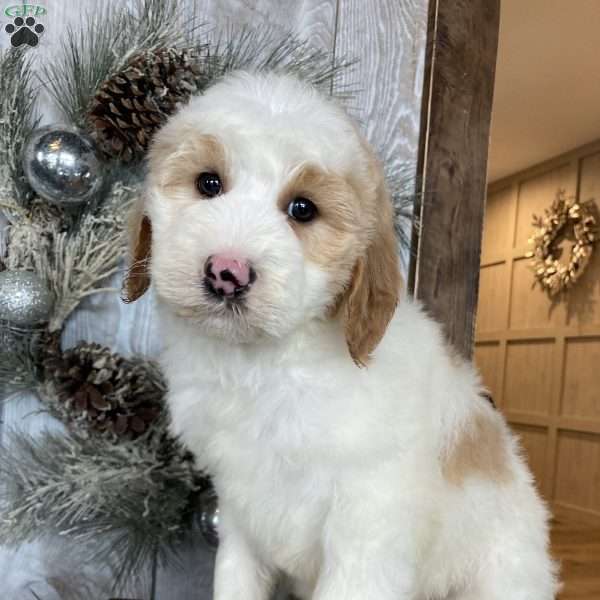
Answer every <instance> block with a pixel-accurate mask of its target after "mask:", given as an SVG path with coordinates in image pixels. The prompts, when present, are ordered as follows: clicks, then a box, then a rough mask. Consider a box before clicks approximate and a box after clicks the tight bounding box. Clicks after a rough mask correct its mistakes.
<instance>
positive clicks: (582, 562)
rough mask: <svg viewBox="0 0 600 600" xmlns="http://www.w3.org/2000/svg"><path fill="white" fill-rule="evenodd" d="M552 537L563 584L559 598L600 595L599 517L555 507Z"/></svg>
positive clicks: (575, 599) (588, 598) (587, 598)
mask: <svg viewBox="0 0 600 600" xmlns="http://www.w3.org/2000/svg"><path fill="white" fill-rule="evenodd" d="M551 540H552V555H553V556H554V557H555V558H556V559H557V560H558V561H559V562H560V567H561V579H562V581H563V584H564V587H563V589H562V591H561V592H560V594H559V596H558V600H597V599H598V598H600V521H598V520H597V519H596V520H593V519H591V518H589V517H585V518H581V517H579V518H577V516H576V515H573V514H572V513H571V512H569V511H566V510H564V509H556V510H555V518H554V519H553V520H552V529H551Z"/></svg>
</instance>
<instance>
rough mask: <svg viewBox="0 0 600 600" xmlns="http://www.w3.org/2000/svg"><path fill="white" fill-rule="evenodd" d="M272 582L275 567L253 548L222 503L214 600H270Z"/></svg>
mask: <svg viewBox="0 0 600 600" xmlns="http://www.w3.org/2000/svg"><path fill="white" fill-rule="evenodd" d="M273 585H274V576H273V571H272V570H271V569H269V568H268V567H266V566H265V565H264V564H262V562H261V561H260V560H259V559H258V557H257V556H256V555H255V554H254V553H253V552H252V549H251V548H250V547H249V545H248V543H247V541H246V539H245V538H244V535H243V533H242V532H241V531H239V530H238V529H236V527H235V526H234V525H232V523H231V521H230V520H229V519H228V518H227V515H226V513H225V514H224V511H223V507H222V506H221V507H220V523H219V549H218V551H217V560H216V565H215V583H214V600H268V598H269V597H270V594H271V591H272V589H273Z"/></svg>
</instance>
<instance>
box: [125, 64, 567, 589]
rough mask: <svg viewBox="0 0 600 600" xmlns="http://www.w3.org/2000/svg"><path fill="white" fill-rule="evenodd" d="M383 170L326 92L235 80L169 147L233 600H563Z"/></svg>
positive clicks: (156, 244) (222, 554)
mask: <svg viewBox="0 0 600 600" xmlns="http://www.w3.org/2000/svg"><path fill="white" fill-rule="evenodd" d="M392 221H393V219H392V207H391V204H390V200H389V198H388V194H387V191H386V187H385V183H384V181H383V177H382V169H381V166H380V165H379V164H378V162H377V160H376V159H375V158H374V155H373V152H372V151H371V150H370V149H369V147H368V146H367V144H366V143H365V141H364V139H363V138H362V137H361V136H360V134H359V133H358V132H357V129H356V127H355V126H354V125H353V123H352V122H351V120H350V119H349V118H348V116H347V115H346V114H345V113H344V112H343V111H342V109H340V108H339V107H337V106H336V105H335V104H334V103H333V102H332V101H331V100H329V99H327V98H324V97H322V96H321V95H319V94H318V93H317V92H316V91H315V90H314V89H312V88H311V87H310V86H308V85H306V84H303V83H300V82H299V81H297V80H295V79H293V78H290V77H286V76H280V75H279V76H278V75H273V74H271V75H264V74H263V75H252V74H243V73H240V74H236V75H233V76H230V77H228V78H226V79H225V80H223V81H222V82H220V83H218V84H216V85H214V86H213V87H212V88H211V89H210V90H209V91H208V92H207V93H206V94H204V95H203V96H199V97H196V98H194V99H193V100H192V101H191V102H190V103H189V105H188V106H187V107H185V108H183V109H182V110H181V111H180V112H179V113H178V114H177V115H175V116H174V117H172V118H171V119H170V120H169V121H168V123H167V124H166V125H165V127H164V128H163V129H162V130H161V131H160V132H159V133H158V134H157V137H156V139H155V141H154V144H153V146H152V149H151V151H150V157H149V176H148V181H147V190H146V194H145V199H144V201H143V203H141V204H140V206H138V208H137V210H136V213H135V216H134V223H135V226H134V230H135V231H134V236H135V243H134V259H135V262H134V268H133V269H132V271H131V273H130V276H129V279H128V280H127V281H126V292H127V294H128V296H129V299H130V300H134V299H135V298H137V297H138V296H139V295H141V294H142V293H143V292H144V291H145V289H146V288H147V287H148V285H149V283H150V279H151V280H152V283H153V286H154V289H155V291H156V295H157V298H158V301H159V305H160V314H161V320H162V331H163V335H164V340H165V345H166V349H165V352H164V357H163V365H164V369H165V372H166V374H167V377H168V380H169V385H170V392H169V404H170V409H171V412H172V417H173V428H174V431H175V433H176V434H178V435H180V436H181V438H182V439H183V441H184V442H185V443H186V444H187V446H188V447H189V448H190V449H191V450H192V451H193V452H194V453H195V455H196V458H197V460H198V463H199V465H200V466H201V467H203V468H205V469H206V470H207V471H208V472H210V473H211V474H212V475H213V478H214V484H215V486H216V490H217V492H218V494H219V498H220V511H221V513H220V514H221V523H220V532H219V534H220V538H221V543H220V547H219V550H218V554H217V564H216V574H215V578H216V579H215V596H214V597H215V599H216V600H240V599H243V600H266V599H267V598H268V597H269V594H270V592H271V590H272V586H273V581H274V579H275V578H276V576H277V575H278V574H279V573H285V574H286V575H287V576H288V577H289V578H290V579H291V581H292V582H293V584H294V587H295V593H296V594H297V595H298V596H299V597H300V598H303V599H306V600H308V599H310V598H312V599H314V600H425V599H427V600H433V599H454V600H552V599H553V598H554V597H555V591H556V588H557V585H556V579H555V572H554V565H553V563H552V561H551V560H550V558H549V555H548V531H547V523H546V521H547V513H546V510H545V508H544V506H543V504H542V502H541V501H540V499H539V498H538V496H537V494H536V492H535V489H534V485H533V483H532V477H531V474H530V473H529V471H528V469H527V467H526V466H525V464H524V462H523V459H522V458H521V455H520V452H519V449H518V446H517V444H516V442H515V440H514V439H513V437H512V436H511V434H510V433H509V430H508V428H507V426H506V424H505V422H504V421H503V419H502V417H501V416H500V415H499V414H498V413H497V412H495V411H494V410H493V409H492V408H491V406H490V405H489V404H488V403H487V402H486V401H485V400H483V399H482V398H481V396H480V392H481V384H480V380H479V378H478V376H477V374H476V373H475V371H474V370H473V369H472V367H471V366H470V365H469V364H466V363H465V362H463V361H462V360H460V359H457V358H456V357H453V356H452V353H451V352H450V351H449V350H448V348H447V346H446V345H445V343H444V340H443V338H442V335H441V333H440V328H439V327H438V325H436V324H435V323H434V322H432V321H431V320H430V319H429V318H428V317H427V316H425V315H424V314H423V313H422V312H421V310H420V309H419V307H418V306H416V305H415V304H414V303H413V302H411V301H410V300H409V299H407V298H399V295H400V287H401V286H400V284H401V282H400V274H399V270H398V263H397V258H396V243H395V238H394V231H393V224H392Z"/></svg>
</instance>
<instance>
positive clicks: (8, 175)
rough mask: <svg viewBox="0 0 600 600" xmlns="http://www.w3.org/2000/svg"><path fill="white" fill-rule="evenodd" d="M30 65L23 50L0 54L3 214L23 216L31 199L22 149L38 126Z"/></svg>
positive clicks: (0, 190) (0, 199)
mask: <svg viewBox="0 0 600 600" xmlns="http://www.w3.org/2000/svg"><path fill="white" fill-rule="evenodd" d="M32 79H33V77H32V71H31V61H30V60H29V57H28V55H27V54H26V52H25V51H23V50H21V49H10V50H0V81H1V82H2V93H1V94H0V210H3V211H5V212H6V213H7V214H8V216H9V217H11V216H13V217H15V216H22V215H23V213H24V204H25V202H26V201H27V199H28V197H29V196H30V188H29V185H28V184H27V182H26V179H25V175H24V172H23V167H22V161H21V156H22V151H23V146H24V144H25V142H26V140H27V138H28V137H29V135H30V134H31V132H32V131H33V129H35V127H36V126H37V123H38V119H37V117H36V115H35V100H36V92H35V90H34V87H33V84H32Z"/></svg>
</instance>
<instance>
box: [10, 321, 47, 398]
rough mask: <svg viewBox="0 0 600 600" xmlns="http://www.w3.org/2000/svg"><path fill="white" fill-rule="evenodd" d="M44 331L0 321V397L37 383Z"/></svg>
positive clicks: (31, 386) (29, 387)
mask: <svg viewBox="0 0 600 600" xmlns="http://www.w3.org/2000/svg"><path fill="white" fill-rule="evenodd" d="M43 339H44V332H43V331H42V330H39V329H33V330H31V329H23V328H17V327H14V326H12V325H10V324H9V323H7V322H6V321H0V397H2V396H5V395H8V394H12V393H14V392H17V391H20V390H26V389H31V388H33V387H35V385H37V381H38V380H39V376H40V367H41V365H40V362H41V356H42V345H43Z"/></svg>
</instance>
